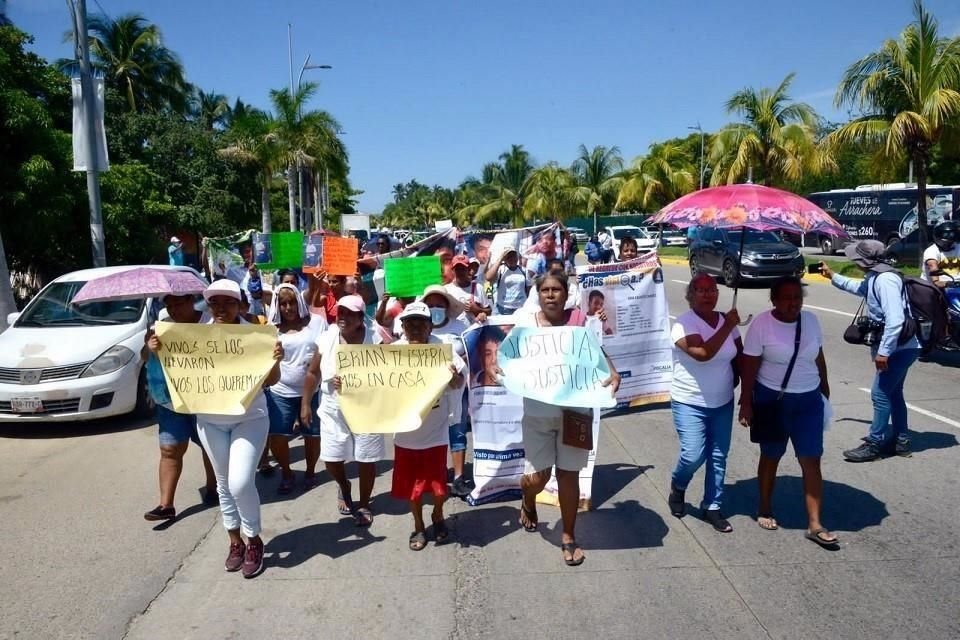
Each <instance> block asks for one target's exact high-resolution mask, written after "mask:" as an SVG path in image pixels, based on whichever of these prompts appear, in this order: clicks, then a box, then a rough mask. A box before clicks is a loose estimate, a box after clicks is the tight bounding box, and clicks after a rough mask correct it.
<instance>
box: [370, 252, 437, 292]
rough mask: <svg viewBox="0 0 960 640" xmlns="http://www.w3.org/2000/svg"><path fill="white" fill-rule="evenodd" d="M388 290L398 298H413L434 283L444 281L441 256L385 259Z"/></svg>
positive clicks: (384, 268)
mask: <svg viewBox="0 0 960 640" xmlns="http://www.w3.org/2000/svg"><path fill="white" fill-rule="evenodd" d="M383 270H384V274H385V277H386V281H387V291H388V292H389V293H390V295H392V296H395V297H397V298H412V297H415V296H419V295H422V294H423V290H424V289H426V288H427V287H429V286H430V285H432V284H440V283H441V282H443V279H442V277H441V273H440V256H417V257H415V258H389V259H387V260H384V261H383Z"/></svg>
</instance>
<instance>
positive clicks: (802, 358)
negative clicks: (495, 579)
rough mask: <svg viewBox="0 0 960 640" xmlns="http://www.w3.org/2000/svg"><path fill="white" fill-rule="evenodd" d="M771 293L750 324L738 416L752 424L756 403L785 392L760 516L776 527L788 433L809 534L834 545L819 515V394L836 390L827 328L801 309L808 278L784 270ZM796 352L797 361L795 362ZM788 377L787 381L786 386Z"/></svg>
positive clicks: (765, 468) (763, 448) (763, 460)
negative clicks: (769, 305) (826, 348)
mask: <svg viewBox="0 0 960 640" xmlns="http://www.w3.org/2000/svg"><path fill="white" fill-rule="evenodd" d="M770 300H771V302H773V309H771V310H769V311H765V312H763V313H761V314H760V315H759V316H757V317H756V318H755V319H754V320H753V323H752V324H751V325H750V330H749V331H747V337H746V339H745V340H744V343H743V359H742V363H743V367H742V370H741V377H742V386H741V389H740V424H742V425H743V426H745V427H749V426H750V424H751V422H752V421H753V419H754V412H753V405H754V403H758V404H766V403H771V402H774V401H776V400H777V399H778V398H779V399H780V409H779V425H780V426H781V427H782V430H783V432H784V434H785V435H784V437H783V438H782V439H778V440H776V441H773V442H761V443H760V462H759V464H758V467H757V479H758V484H759V487H760V504H759V508H758V510H757V524H759V525H760V527H761V528H763V529H767V530H770V531H772V530H775V529H777V527H778V525H777V520H776V518H774V515H773V508H772V499H773V486H774V484H775V482H776V479H777V466H778V465H779V463H780V458H781V457H782V456H783V454H784V453H785V452H786V450H787V439H788V438H789V440H790V441H792V442H793V450H794V452H795V453H796V455H797V461H798V462H799V463H800V469H801V471H802V474H803V493H804V498H805V503H806V507H807V521H808V527H807V533H806V537H807V538H808V539H810V540H812V541H813V542H816V543H817V544H819V545H821V546H823V547H827V548H833V547H835V546H836V545H837V543H838V542H839V540H838V538H837V536H835V535H834V534H832V533H830V532H829V531H828V530H827V529H826V528H824V527H823V526H822V525H821V523H820V504H821V501H822V496H823V477H822V476H821V473H820V458H821V456H822V455H823V403H824V400H823V398H822V397H821V395H822V396H823V397H825V398H829V397H830V385H829V383H828V382H827V363H826V360H825V359H824V357H823V334H822V333H821V331H820V323H819V322H818V321H817V316H815V315H813V314H812V313H810V312H808V311H803V285H802V284H801V282H800V279H799V278H795V277H789V278H781V279H780V280H777V281H776V282H774V283H773V285H772V286H771V287H770ZM798 323H799V326H798ZM798 329H799V335H800V341H799V343H797V340H796V337H797V333H798ZM794 353H796V356H795V357H794ZM792 360H795V362H794V365H793V368H792V369H791V367H790V362H791V361H792ZM785 380H786V383H787V384H786V387H784V386H783V383H784V381H785Z"/></svg>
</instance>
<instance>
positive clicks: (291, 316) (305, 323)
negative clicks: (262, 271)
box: [267, 283, 327, 495]
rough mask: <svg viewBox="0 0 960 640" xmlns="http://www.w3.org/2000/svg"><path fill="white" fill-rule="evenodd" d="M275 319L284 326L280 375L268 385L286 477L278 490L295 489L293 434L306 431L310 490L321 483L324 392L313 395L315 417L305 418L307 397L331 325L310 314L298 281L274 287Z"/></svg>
mask: <svg viewBox="0 0 960 640" xmlns="http://www.w3.org/2000/svg"><path fill="white" fill-rule="evenodd" d="M268 321H269V322H270V324H273V325H276V327H277V330H278V331H279V338H280V344H281V345H283V360H282V361H281V362H280V380H279V381H278V382H277V383H276V384H275V385H273V386H271V387H270V388H269V389H267V409H268V411H269V415H270V451H272V452H273V457H274V458H276V460H277V463H278V464H279V465H280V471H281V478H280V486H279V487H278V488H277V493H279V494H280V495H287V494H289V493H290V492H291V491H293V479H294V475H293V470H292V469H291V468H290V444H289V441H290V439H291V438H293V437H294V436H296V435H297V434H298V433H299V434H300V435H302V436H303V452H304V458H305V462H306V466H307V470H306V472H305V473H304V475H303V488H304V490H305V491H306V490H309V489H312V488H313V487H314V486H316V483H317V480H316V468H317V460H319V459H320V418H319V416H318V415H317V414H316V411H317V409H318V408H319V402H320V396H319V394H318V392H317V390H316V389H314V391H313V393H312V394H311V395H310V398H309V400H310V405H311V407H312V408H313V410H314V415H313V417H312V419H311V420H310V422H306V423H303V422H300V405H301V398H302V396H303V394H304V388H303V383H304V381H305V380H306V377H307V369H308V368H309V367H310V362H311V360H313V354H315V353H316V352H317V337H318V336H319V335H320V334H321V333H323V331H324V330H326V328H327V319H326V318H325V317H322V316H319V315H310V311H309V309H307V303H306V301H304V299H303V296H302V295H301V294H300V291H299V290H298V289H297V287H296V286H294V285H293V284H288V283H283V284H281V285H279V286H278V287H277V289H276V291H275V292H274V296H273V301H272V304H271V305H270V313H269V314H268Z"/></svg>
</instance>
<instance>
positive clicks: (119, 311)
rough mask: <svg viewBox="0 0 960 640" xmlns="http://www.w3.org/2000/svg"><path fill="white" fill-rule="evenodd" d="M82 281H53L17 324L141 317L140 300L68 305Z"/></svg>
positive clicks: (70, 324)
mask: <svg viewBox="0 0 960 640" xmlns="http://www.w3.org/2000/svg"><path fill="white" fill-rule="evenodd" d="M85 284H86V283H85V282H56V283H54V284H52V285H50V286H49V287H47V288H46V289H45V290H44V291H42V292H41V293H40V295H39V296H37V297H36V298H35V299H34V300H33V301H32V302H31V303H30V305H29V306H28V307H27V309H26V310H25V311H24V312H23V314H22V315H21V316H20V318H19V319H18V320H17V326H18V327H95V326H103V325H112V324H130V323H133V322H136V321H137V320H139V319H140V315H141V314H142V313H143V305H144V301H143V300H113V301H110V302H90V303H85V304H70V300H72V299H73V296H75V295H76V294H77V292H78V291H79V290H80V287H82V286H83V285H85Z"/></svg>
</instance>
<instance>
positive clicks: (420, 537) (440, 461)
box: [390, 302, 466, 551]
mask: <svg viewBox="0 0 960 640" xmlns="http://www.w3.org/2000/svg"><path fill="white" fill-rule="evenodd" d="M399 318H400V322H401V324H402V326H403V337H402V338H400V340H398V341H397V342H396V343H395V344H442V342H441V340H440V339H439V338H437V337H436V336H433V335H431V334H430V332H431V331H432V330H433V324H432V323H431V322H430V309H429V308H427V305H425V304H423V303H422V302H411V303H410V304H408V305H407V307H406V308H405V309H404V310H403V312H402V313H401V314H400V316H399ZM465 369H466V363H465V362H464V361H463V359H462V358H460V357H459V356H458V355H457V354H456V353H454V354H453V364H451V365H450V376H451V378H450V387H451V388H453V389H459V388H460V387H462V386H463V371H464V370H465ZM448 398H449V394H446V393H441V394H440V397H439V398H438V399H437V401H436V404H435V405H434V406H433V408H432V409H430V413H428V414H427V416H426V417H425V418H424V419H423V423H422V424H421V425H420V428H419V429H416V430H415V431H410V432H408V433H398V434H396V435H395V436H394V462H393V487H392V488H391V491H390V494H391V495H392V496H393V497H394V498H397V499H399V500H407V501H409V502H410V512H411V513H412V514H413V527H414V531H413V533H411V534H410V549H411V550H413V551H420V550H421V549H423V548H424V547H425V546H427V534H426V528H425V526H424V523H423V503H422V498H423V494H424V493H432V494H433V514H432V515H431V518H430V519H431V520H432V521H433V533H434V539H435V540H436V541H437V544H442V543H444V542H446V540H447V538H449V536H450V532H449V531H448V530H447V524H446V522H445V521H444V517H443V503H444V500H446V497H447V445H448V444H449V439H450V434H449V427H450V415H451V411H450V406H449V400H448Z"/></svg>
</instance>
